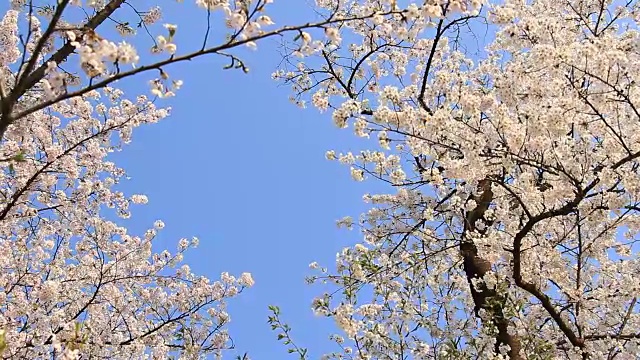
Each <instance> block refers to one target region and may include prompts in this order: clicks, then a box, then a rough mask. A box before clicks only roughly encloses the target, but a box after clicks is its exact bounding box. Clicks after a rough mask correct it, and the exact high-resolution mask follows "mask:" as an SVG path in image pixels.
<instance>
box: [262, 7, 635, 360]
mask: <svg viewBox="0 0 640 360" xmlns="http://www.w3.org/2000/svg"><path fill="white" fill-rule="evenodd" d="M317 3H318V5H319V6H321V7H325V8H327V9H330V8H331V7H332V6H335V5H336V3H337V2H333V1H318V2H317ZM350 4H351V5H350V6H353V7H354V8H356V9H359V11H363V12H369V11H372V10H373V11H377V12H378V13H379V15H376V16H373V17H371V18H366V19H362V20H360V21H352V22H347V23H345V24H343V25H341V27H340V29H341V30H340V32H339V33H336V32H335V31H334V30H328V29H327V30H325V35H326V36H325V37H324V38H322V37H321V36H320V34H316V33H311V34H310V35H309V36H308V37H309V38H318V39H319V40H318V41H320V42H322V46H321V45H320V44H319V45H317V46H315V47H307V48H303V47H300V48H299V49H298V50H297V52H294V51H292V52H291V53H290V54H288V56H287V58H286V60H287V61H285V62H283V67H282V68H281V69H279V70H278V71H277V72H276V73H274V75H273V76H274V78H276V79H277V80H279V81H282V82H284V83H286V84H289V85H290V86H291V88H292V91H293V95H292V98H293V99H294V101H296V102H298V103H304V102H306V101H309V102H310V103H311V104H312V105H313V106H314V107H316V108H317V109H318V110H319V111H320V112H325V111H329V112H331V118H332V121H333V122H334V123H335V125H336V126H337V127H339V128H343V129H347V130H350V131H353V132H354V134H355V135H356V136H358V137H364V138H371V139H372V140H373V141H374V142H373V143H372V145H371V146H372V149H364V150H362V151H360V152H356V151H352V152H349V153H339V150H340V149H336V150H330V151H328V152H327V155H326V157H327V159H329V160H335V159H338V160H339V162H340V163H342V164H344V165H346V166H348V169H349V172H350V175H351V177H352V178H353V179H354V180H355V181H365V183H366V182H368V181H372V180H375V181H382V182H384V183H387V184H389V185H390V186H389V189H390V191H389V193H381V194H371V195H366V196H365V201H366V202H368V203H370V204H371V208H370V210H369V211H367V212H366V213H364V214H362V215H361V217H360V219H359V222H358V225H359V228H360V230H361V238H362V239H361V241H360V242H361V244H359V245H355V246H350V247H346V248H345V249H344V250H343V251H341V252H340V253H338V254H337V257H336V263H335V266H334V267H333V269H332V270H327V269H328V268H322V267H320V265H318V264H317V263H314V264H313V266H312V268H313V269H316V270H317V273H316V274H315V275H314V276H312V277H311V278H310V281H312V282H320V283H323V284H329V285H331V286H332V287H333V288H332V289H331V290H330V291H328V292H327V293H325V294H322V295H321V296H319V297H318V298H317V299H316V300H315V301H314V303H313V306H314V310H315V311H316V313H317V314H321V315H325V316H329V317H331V318H333V319H334V320H335V324H336V326H337V327H338V328H339V329H340V330H341V334H336V335H335V336H332V339H333V340H334V341H335V342H336V344H337V346H338V350H337V351H336V352H334V353H330V354H327V355H326V357H325V358H335V359H345V358H350V359H383V358H385V359H386V358H393V359H396V358H402V359H405V358H413V359H505V358H507V359H614V358H615V359H635V358H637V356H638V353H640V347H639V345H640V304H638V296H640V285H639V284H640V283H639V282H638V274H639V273H640V267H639V266H640V263H639V262H638V259H639V255H640V247H639V246H638V244H637V237H638V231H639V230H640V226H639V224H640V221H639V219H640V216H639V214H640V207H639V201H640V200H639V199H640V192H639V191H640V177H639V173H638V171H639V170H638V169H639V167H640V166H639V163H638V160H637V159H638V158H639V157H640V135H638V134H640V132H639V131H638V129H639V125H640V113H639V112H638V110H637V109H638V108H639V107H640V87H639V83H640V78H639V76H640V71H639V70H640V68H639V67H640V52H639V51H638V50H639V48H638V44H640V42H639V41H638V40H640V38H639V34H640V33H639V32H638V22H639V21H640V16H639V14H640V5H639V4H638V2H636V1H628V2H623V1H599V0H566V1H555V0H536V1H519V0H505V1H495V2H492V1H483V2H481V1H462V0H433V1H432V0H429V1H426V2H424V3H416V4H410V5H408V6H407V7H406V8H405V11H404V12H403V13H401V14H392V15H384V14H385V13H386V12H388V11H391V10H395V9H397V8H398V6H399V4H400V2H396V1H393V0H364V1H355V2H352V3H350ZM485 34H490V35H491V36H485ZM339 39H342V41H339ZM346 39H349V40H348V41H347V40H346ZM292 47H293V46H292ZM342 223H344V221H339V224H342Z"/></svg>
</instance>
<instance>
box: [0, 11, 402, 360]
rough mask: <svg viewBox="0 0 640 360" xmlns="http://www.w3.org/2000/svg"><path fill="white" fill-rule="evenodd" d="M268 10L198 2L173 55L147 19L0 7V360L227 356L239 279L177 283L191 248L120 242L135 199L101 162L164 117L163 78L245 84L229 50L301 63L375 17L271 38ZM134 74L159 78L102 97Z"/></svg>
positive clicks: (333, 16)
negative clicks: (205, 75) (195, 65)
mask: <svg viewBox="0 0 640 360" xmlns="http://www.w3.org/2000/svg"><path fill="white" fill-rule="evenodd" d="M270 3H271V1H269V0H256V1H249V0H236V1H231V2H229V1H225V0H197V1H196V5H197V6H198V7H200V8H201V9H200V11H201V13H202V15H203V16H202V19H203V20H204V21H203V31H202V34H200V35H201V36H202V42H201V44H202V46H201V47H200V48H197V49H193V50H191V51H184V50H183V49H181V48H180V47H179V44H176V43H175V35H176V33H177V32H178V31H180V30H179V28H178V26H176V25H173V24H164V25H161V23H160V22H159V21H160V19H161V18H162V14H161V11H160V8H159V7H153V6H152V7H151V8H150V9H148V8H147V9H138V6H140V4H138V3H137V2H133V1H126V0H110V1H99V0H98V1H94V0H90V1H86V2H84V1H80V0H59V1H50V2H49V1H46V0H15V1H11V3H10V4H9V5H10V8H9V9H8V10H6V12H5V13H4V16H3V17H2V20H1V21H0V167H1V169H2V171H0V357H2V358H12V359H44V358H52V359H78V358H81V359H166V358H174V357H175V358H181V359H201V358H205V357H207V356H214V355H215V356H218V357H219V356H222V353H223V350H225V349H229V348H232V347H233V342H232V341H231V338H230V336H229V334H228V333H227V330H226V324H227V323H228V322H229V321H230V316H229V314H227V312H226V310H225V309H226V301H227V300H228V299H229V298H232V297H234V296H236V295H237V294H239V293H240V292H241V291H243V290H244V289H245V288H246V287H250V286H252V285H253V279H252V277H251V275H250V274H248V273H244V274H242V275H241V276H239V277H237V278H236V277H234V276H231V275H229V274H227V273H223V274H222V275H221V278H220V279H219V280H218V281H210V280H209V279H207V278H204V277H201V276H197V275H195V274H193V273H191V271H190V270H189V267H188V266H187V265H185V264H183V263H182V257H183V253H184V252H185V251H186V250H187V249H188V248H190V247H194V246H196V245H197V243H198V239H195V238H194V239H190V240H188V239H182V240H180V241H179V243H178V245H177V249H176V250H175V251H172V252H170V251H167V250H164V251H162V250H161V249H160V252H158V249H156V248H155V247H153V246H152V244H153V240H154V238H156V237H157V236H158V232H159V231H160V230H161V229H162V228H163V227H164V224H163V223H162V222H161V221H157V222H156V223H155V224H154V225H153V227H152V228H150V229H149V230H148V231H146V233H144V234H138V235H136V234H130V233H129V232H128V231H127V229H126V228H123V227H122V226H121V225H120V224H119V223H118V221H117V219H118V217H120V218H127V217H129V216H130V209H129V208H130V205H131V204H143V203H146V202H147V199H146V197H145V196H144V195H125V194H123V193H122V192H120V191H118V190H117V188H116V185H117V184H118V183H119V182H120V181H121V180H123V179H124V178H125V177H126V173H125V171H124V170H123V169H121V168H119V167H118V166H116V164H114V163H113V162H110V161H109V160H108V158H107V156H108V154H109V153H111V152H114V151H119V150H120V149H121V148H122V146H123V145H125V144H127V143H129V142H130V141H131V136H132V131H133V129H134V128H136V127H137V126H140V125H143V124H152V123H155V122H157V121H160V120H162V119H164V118H166V117H167V116H168V115H169V111H170V109H169V108H163V107H161V106H160V105H158V104H157V101H156V100H157V99H158V98H162V97H167V96H172V95H174V92H175V91H176V90H177V89H178V88H179V87H180V85H181V81H180V80H179V78H176V77H175V76H170V75H169V74H170V68H171V64H173V63H176V62H182V61H188V60H192V59H195V58H197V57H200V56H204V55H211V56H222V57H226V58H228V59H229V60H230V62H231V63H230V65H229V67H230V68H239V69H242V70H245V71H247V70H248V69H247V67H246V65H245V64H244V63H243V61H242V60H241V59H240V58H238V57H237V56H236V55H234V53H233V50H234V49H235V48H238V47H240V46H249V47H255V46H256V42H257V41H259V40H261V39H264V38H268V37H274V36H288V35H289V34H290V35H291V36H290V37H291V38H295V41H296V42H298V43H299V45H300V47H301V48H304V47H306V46H309V44H308V43H307V37H306V35H305V34H306V33H304V32H303V30H304V29H316V30H320V31H324V32H326V33H327V35H328V36H329V38H331V37H335V36H336V35H335V34H336V33H337V32H338V30H337V29H338V28H339V26H340V24H342V23H344V22H345V21H363V19H366V18H367V17H370V16H373V13H368V14H367V13H366V12H363V11H360V10H358V9H356V8H351V7H343V6H338V7H336V8H334V9H332V10H330V11H328V12H325V13H323V14H322V16H320V17H319V18H318V19H315V20H316V21H315V22H310V23H304V24H303V25H299V26H296V25H291V26H280V27H278V26H276V25H275V24H274V21H273V20H271V18H270V17H269V16H268V15H267V14H268V10H269V8H270V6H271V4H270ZM183 5H184V6H187V4H183ZM399 12H402V10H399V9H394V10H390V11H389V12H388V14H386V15H384V16H392V15H393V14H395V13H399ZM178 18H179V16H178ZM215 19H218V20H215ZM220 19H223V20H224V21H223V22H221V23H220V24H216V23H215V22H214V20H215V21H220ZM190 21H191V20H190ZM192 35H193V36H195V35H196V34H192ZM296 36H297V38H296ZM320 45H321V44H320V43H315V44H314V46H320ZM143 73H150V74H151V73H152V74H153V75H154V76H157V78H152V79H151V81H150V84H151V91H150V94H149V95H145V94H139V95H136V96H133V97H127V96H126V95H125V94H124V93H123V92H122V91H121V90H119V89H117V88H115V87H114V86H115V85H116V84H115V83H116V82H117V81H120V80H125V79H126V78H129V77H132V76H136V77H139V76H141V75H143ZM172 75H173V74H172ZM245 358H246V357H245Z"/></svg>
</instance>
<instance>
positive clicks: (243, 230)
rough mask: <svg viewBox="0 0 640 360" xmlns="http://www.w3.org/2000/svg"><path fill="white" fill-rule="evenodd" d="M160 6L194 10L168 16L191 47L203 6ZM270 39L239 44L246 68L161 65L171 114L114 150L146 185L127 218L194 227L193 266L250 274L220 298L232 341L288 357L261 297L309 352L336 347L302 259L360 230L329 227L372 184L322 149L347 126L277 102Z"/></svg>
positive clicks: (281, 16)
mask: <svg viewBox="0 0 640 360" xmlns="http://www.w3.org/2000/svg"><path fill="white" fill-rule="evenodd" d="M277 3H278V1H276V4H274V7H273V8H274V9H276V11H274V12H270V13H269V14H270V15H271V17H272V18H273V20H274V21H275V22H276V23H277V24H278V25H281V24H284V23H290V24H291V23H303V22H307V21H308V20H309V17H307V16H306V15H302V9H304V8H305V7H307V5H306V4H305V3H304V2H300V3H298V4H297V5H293V6H292V5H291V4H290V3H291V2H290V1H286V2H285V1H280V5H279V6H277V5H278V4H277ZM185 5H186V6H185ZM162 6H163V7H164V8H165V9H169V10H166V11H167V12H168V11H170V10H176V11H177V10H179V9H180V10H179V17H180V18H182V19H187V18H190V17H191V16H193V18H190V19H194V20H193V21H192V20H189V21H188V22H187V21H184V20H179V19H178V20H176V16H171V15H169V16H167V18H168V19H167V22H173V23H177V24H178V25H179V28H178V35H177V36H178V41H177V44H178V46H179V51H178V52H179V53H181V51H180V49H183V50H184V49H185V48H186V47H189V48H191V47H194V46H197V45H198V44H199V43H200V39H201V34H202V31H203V29H204V28H203V24H204V17H203V15H204V13H203V11H202V10H199V9H195V7H194V6H192V5H191V4H183V5H175V4H169V5H167V6H166V7H165V5H162ZM185 9H187V10H185ZM307 9H308V7H307ZM177 14H178V12H176V13H175V15H177ZM306 14H309V12H306ZM195 19H197V21H196V20H195ZM291 37H292V36H290V37H289V38H291ZM276 45H277V42H276V41H275V40H267V41H264V42H262V43H260V44H259V46H258V51H257V52H250V51H244V50H243V51H241V53H242V54H243V59H245V60H246V63H247V65H248V66H249V67H250V68H251V72H250V73H249V74H246V75H245V74H243V73H242V72H241V71H231V70H222V66H223V65H224V64H225V63H224V61H223V60H221V59H214V58H212V57H208V58H201V59H199V60H197V61H194V62H191V63H189V64H182V65H177V66H174V67H169V68H167V70H168V72H169V73H170V74H172V75H174V76H176V77H178V78H181V79H183V80H184V86H183V88H182V89H181V90H180V91H179V93H178V96H177V97H176V98H174V99H172V100H171V101H169V103H170V104H171V106H172V107H173V111H172V116H171V117H170V118H169V119H167V120H164V121H162V122H161V123H159V124H156V125H152V126H146V127H143V128H139V129H138V131H136V132H135V133H134V137H133V142H132V144H131V145H130V146H127V147H126V148H125V150H124V151H123V152H121V153H118V154H116V156H114V157H113V158H114V159H115V161H116V162H117V163H118V164H119V165H120V166H123V167H124V168H125V169H126V170H127V172H128V174H129V175H130V176H131V180H129V181H127V182H126V183H125V184H123V186H122V187H121V188H122V189H123V190H124V191H125V192H127V193H129V194H132V193H138V192H142V193H144V194H146V195H148V196H149V204H148V205H146V206H137V207H134V208H133V216H132V218H131V219H130V220H128V221H127V222H126V223H127V225H128V227H129V228H130V229H131V230H132V232H136V231H138V232H140V233H141V232H143V231H144V230H145V229H147V228H148V227H149V226H152V224H153V221H154V220H156V219H162V220H163V221H164V222H165V224H166V228H165V229H164V230H163V231H162V232H161V236H160V238H159V240H158V242H159V243H160V244H161V245H163V246H167V247H169V248H170V249H171V250H173V249H175V244H176V243H177V241H178V240H179V239H180V238H181V237H191V236H198V237H199V238H200V246H199V248H198V249H196V251H192V252H191V253H190V254H189V255H187V256H186V257H185V261H186V262H187V263H188V264H189V265H190V266H191V268H192V270H193V271H194V272H195V273H198V274H202V275H206V276H209V277H211V278H214V279H215V278H218V277H219V275H220V273H221V272H222V271H229V272H230V273H232V274H233V273H235V274H238V275H239V274H240V273H241V272H243V271H249V272H251V273H252V274H253V275H254V279H255V280H256V285H255V287H253V288H252V289H250V290H248V291H247V292H246V293H244V294H243V295H241V297H240V298H238V299H236V300H235V301H233V302H232V303H231V304H230V314H231V318H232V323H231V326H230V330H231V335H232V336H233V338H234V341H235V343H236V346H237V348H238V350H239V351H241V352H243V351H248V352H249V354H250V356H251V357H252V359H256V360H257V359H269V360H271V359H280V358H293V355H288V354H287V353H286V348H285V347H284V346H283V345H281V344H279V343H278V342H277V341H276V333H274V332H272V331H271V330H270V328H269V326H268V325H267V323H266V320H267V315H268V314H269V311H268V309H267V306H268V305H269V304H276V305H279V306H280V307H281V309H282V312H283V318H284V319H285V320H287V322H288V323H289V324H290V325H291V326H292V328H293V337H294V339H295V340H296V342H297V343H298V345H301V346H304V347H308V348H309V351H310V355H311V357H310V358H311V359H313V358H318V357H319V355H320V354H321V353H324V352H329V351H334V350H337V348H336V347H334V346H332V345H331V343H330V342H329V341H328V340H327V336H328V335H329V334H330V333H332V332H334V331H335V328H334V326H333V323H332V321H331V320H327V319H324V318H318V317H315V316H314V315H313V313H312V311H311V300H312V298H313V297H314V296H315V295H318V294H320V293H321V290H322V289H320V288H319V287H318V286H309V285H306V284H305V283H304V277H305V276H306V275H310V274H312V272H311V271H310V270H309V269H308V264H309V263H311V262H312V261H318V262H320V263H321V264H323V265H329V266H332V265H333V263H334V260H335V255H336V252H338V251H339V250H340V249H341V248H342V247H344V246H346V245H347V244H353V243H354V242H357V241H359V240H360V235H359V233H358V232H357V231H352V232H348V231H346V230H339V229H337V228H336V225H335V220H337V219H339V218H341V217H343V216H345V215H352V216H354V218H357V216H358V215H359V214H360V213H361V212H362V211H363V210H364V209H365V204H363V202H362V195H363V194H364V193H365V192H367V191H371V190H372V188H371V185H372V183H355V182H354V181H352V180H351V178H350V175H349V168H348V167H347V166H342V165H339V164H338V163H337V162H330V161H327V160H325V158H324V154H325V151H326V150H329V149H336V150H337V151H349V150H357V149H358V148H357V144H362V143H361V142H359V141H358V139H357V138H356V137H355V136H354V135H353V132H352V130H350V129H348V130H339V129H337V128H336V127H335V126H334V125H333V122H332V121H331V115H330V113H325V114H322V115H321V114H319V113H318V112H317V111H316V110H315V109H311V108H310V109H306V110H301V109H298V108H297V107H295V106H294V105H293V104H291V103H290V102H289V101H288V96H289V89H288V88H286V87H279V86H278V84H277V83H276V82H275V81H273V80H271V77H270V74H271V73H272V72H273V71H274V70H275V69H276V66H277V64H278V62H279V60H280V57H279V55H278V53H277V51H276V50H277V48H276ZM154 75H155V74H154ZM118 86H119V87H121V88H123V89H124V90H125V91H127V92H129V93H131V94H135V93H136V92H139V89H143V90H144V91H147V89H148V87H147V85H146V84H144V83H143V84H141V83H139V82H136V83H133V82H131V81H127V82H124V83H123V84H121V85H118Z"/></svg>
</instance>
